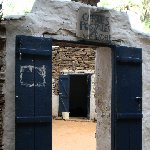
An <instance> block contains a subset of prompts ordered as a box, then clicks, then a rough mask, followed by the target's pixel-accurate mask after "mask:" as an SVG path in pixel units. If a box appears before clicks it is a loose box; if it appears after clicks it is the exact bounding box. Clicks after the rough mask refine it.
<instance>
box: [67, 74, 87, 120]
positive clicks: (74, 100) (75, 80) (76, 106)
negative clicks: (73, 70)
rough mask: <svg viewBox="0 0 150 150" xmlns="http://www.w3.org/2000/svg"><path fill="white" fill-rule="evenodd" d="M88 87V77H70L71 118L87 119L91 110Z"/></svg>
mask: <svg viewBox="0 0 150 150" xmlns="http://www.w3.org/2000/svg"><path fill="white" fill-rule="evenodd" d="M88 86H89V85H88V79H87V75H71V76H70V99H69V112H70V117H87V114H88V108H89V102H88V101H89V100H88V97H89V96H88V94H89V92H88Z"/></svg>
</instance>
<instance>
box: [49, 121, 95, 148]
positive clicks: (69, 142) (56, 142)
mask: <svg viewBox="0 0 150 150" xmlns="http://www.w3.org/2000/svg"><path fill="white" fill-rule="evenodd" d="M95 132H96V123H94V122H76V121H64V120H53V122H52V141H53V142H52V145H53V146H52V150H96V138H95Z"/></svg>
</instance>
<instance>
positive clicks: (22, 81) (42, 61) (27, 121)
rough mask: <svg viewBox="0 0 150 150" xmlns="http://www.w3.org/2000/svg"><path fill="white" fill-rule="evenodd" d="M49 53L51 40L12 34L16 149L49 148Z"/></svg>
mask: <svg viewBox="0 0 150 150" xmlns="http://www.w3.org/2000/svg"><path fill="white" fill-rule="evenodd" d="M33 51H34V53H33ZM51 52H52V42H51V39H47V38H38V37H30V36H17V37H16V81H15V83H16V150H42V149H44V150H52V120H51V119H52V102H51V101H52V93H51V91H52V89H51V84H52V54H51ZM45 56H46V57H45Z"/></svg>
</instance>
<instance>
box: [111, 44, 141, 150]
mask: <svg viewBox="0 0 150 150" xmlns="http://www.w3.org/2000/svg"><path fill="white" fill-rule="evenodd" d="M113 54H114V56H113V57H114V70H113V74H114V75H113V97H112V150H142V49H140V48H129V47H122V46H121V47H117V46H116V47H113Z"/></svg>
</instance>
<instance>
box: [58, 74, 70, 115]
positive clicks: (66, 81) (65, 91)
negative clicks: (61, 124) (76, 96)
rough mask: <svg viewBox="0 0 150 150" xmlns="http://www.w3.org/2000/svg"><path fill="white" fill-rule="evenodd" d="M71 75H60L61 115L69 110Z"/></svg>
mask: <svg viewBox="0 0 150 150" xmlns="http://www.w3.org/2000/svg"><path fill="white" fill-rule="evenodd" d="M69 94H70V76H69V75H60V77H59V115H61V113H62V112H69Z"/></svg>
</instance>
